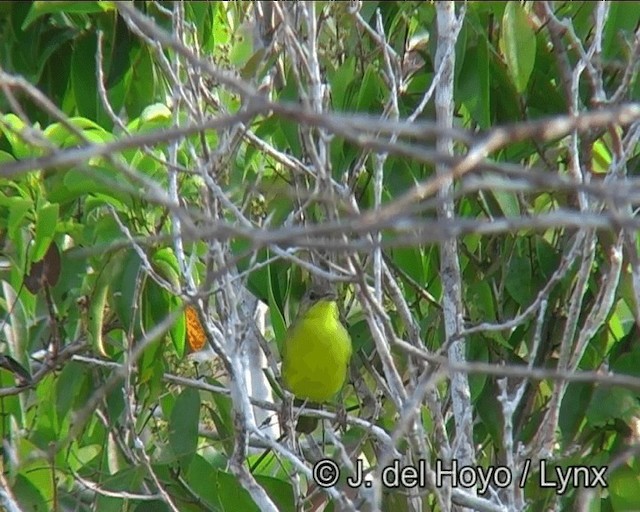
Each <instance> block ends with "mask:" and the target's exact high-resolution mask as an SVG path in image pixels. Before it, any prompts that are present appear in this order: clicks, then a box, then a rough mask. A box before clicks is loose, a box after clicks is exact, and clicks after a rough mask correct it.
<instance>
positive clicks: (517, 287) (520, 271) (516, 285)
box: [505, 255, 533, 306]
mask: <svg viewBox="0 0 640 512" xmlns="http://www.w3.org/2000/svg"><path fill="white" fill-rule="evenodd" d="M505 286H506V289H507V291H508V292H509V295H511V297H513V299H514V300H515V301H516V302H517V303H518V304H520V305H521V306H524V305H527V304H528V303H529V301H530V300H531V297H532V295H533V290H532V288H531V262H530V261H529V259H528V258H526V257H525V256H518V255H514V256H513V258H511V261H509V269H508V271H507V277H506V282H505Z"/></svg>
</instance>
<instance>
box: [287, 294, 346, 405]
mask: <svg viewBox="0 0 640 512" xmlns="http://www.w3.org/2000/svg"><path fill="white" fill-rule="evenodd" d="M351 351H352V348H351V338H350V336H349V333H348V332H347V330H346V329H345V327H344V326H343V325H342V323H341V322H340V313H339V311H338V304H337V303H336V296H335V294H333V293H331V292H328V291H320V290H316V289H313V290H312V291H311V292H310V293H309V296H308V298H307V299H305V300H304V301H303V304H302V305H301V307H300V313H298V316H297V318H296V320H295V322H294V323H293V325H292V326H291V327H290V328H289V331H288V332H287V336H286V339H285V342H284V345H283V354H282V377H283V379H284V384H285V386H286V387H287V388H288V389H289V391H291V392H292V393H293V394H294V395H295V396H296V397H297V398H300V399H302V400H310V401H312V402H319V403H322V402H327V401H329V400H331V399H332V398H333V397H334V396H335V394H336V393H337V392H338V391H340V389H341V388H342V386H343V385H344V381H345V379H346V377H347V366H348V364H349V360H350V359H351Z"/></svg>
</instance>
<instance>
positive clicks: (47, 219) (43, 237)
mask: <svg viewBox="0 0 640 512" xmlns="http://www.w3.org/2000/svg"><path fill="white" fill-rule="evenodd" d="M59 210H60V206H59V205H58V204H55V203H54V204H46V205H44V206H41V207H40V208H38V211H37V219H36V229H35V236H34V244H33V250H32V252H31V260H32V261H40V260H41V259H42V258H43V257H44V255H45V253H46V252H47V249H49V244H50V243H51V240H53V235H54V234H55V232H56V225H57V223H58V212H59Z"/></svg>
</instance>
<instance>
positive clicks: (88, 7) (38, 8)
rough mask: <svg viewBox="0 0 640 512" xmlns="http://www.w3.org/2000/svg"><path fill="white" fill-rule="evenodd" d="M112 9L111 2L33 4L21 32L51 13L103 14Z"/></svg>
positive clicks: (48, 2)
mask: <svg viewBox="0 0 640 512" xmlns="http://www.w3.org/2000/svg"><path fill="white" fill-rule="evenodd" d="M113 9H114V3H113V2H104V1H100V2H56V1H46V2H33V3H32V4H31V8H30V9H29V13H28V14H27V17H26V18H25V19H24V22H23V23H22V30H26V29H27V28H28V27H29V25H31V24H32V23H33V22H34V21H35V20H37V19H38V18H40V17H41V16H44V15H45V14H53V13H81V14H89V13H94V12H105V11H111V10H113Z"/></svg>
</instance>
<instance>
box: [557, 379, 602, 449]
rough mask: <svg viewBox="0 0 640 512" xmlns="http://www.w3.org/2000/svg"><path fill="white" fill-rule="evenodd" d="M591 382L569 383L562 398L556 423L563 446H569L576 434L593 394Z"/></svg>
mask: <svg viewBox="0 0 640 512" xmlns="http://www.w3.org/2000/svg"><path fill="white" fill-rule="evenodd" d="M593 390H594V387H593V384H588V383H583V382H575V383H571V384H569V386H568V387H567V391H566V392H565V395H564V397H563V399H562V405H561V407H560V417H559V418H558V424H559V426H560V430H561V431H562V441H563V444H564V445H565V446H570V445H571V443H572V442H573V439H574V437H575V436H576V434H577V432H578V429H579V428H580V425H581V424H582V421H583V420H584V416H585V413H586V411H587V407H588V406H589V403H590V402H591V397H592V396H593Z"/></svg>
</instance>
